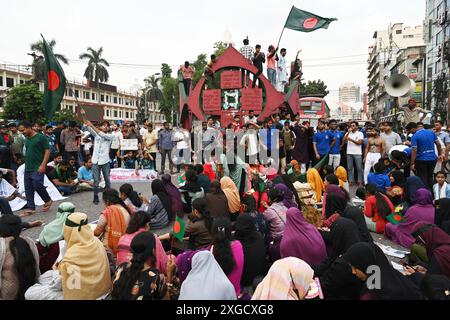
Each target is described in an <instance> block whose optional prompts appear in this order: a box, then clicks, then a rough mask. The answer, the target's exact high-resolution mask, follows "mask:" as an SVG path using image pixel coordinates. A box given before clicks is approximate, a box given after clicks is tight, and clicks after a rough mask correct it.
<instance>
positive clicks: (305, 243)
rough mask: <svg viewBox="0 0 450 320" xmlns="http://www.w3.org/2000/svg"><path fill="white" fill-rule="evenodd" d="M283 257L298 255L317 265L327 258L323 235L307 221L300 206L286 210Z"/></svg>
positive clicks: (310, 263) (282, 242) (281, 249)
mask: <svg viewBox="0 0 450 320" xmlns="http://www.w3.org/2000/svg"><path fill="white" fill-rule="evenodd" d="M280 254H281V258H287V257H296V258H299V259H301V260H303V261H305V262H306V263H308V264H309V265H316V264H319V263H321V262H322V261H324V260H325V259H326V258H327V250H326V248H325V242H324V241H323V238H322V236H321V235H320V233H319V231H318V230H317V228H316V227H315V226H313V225H312V224H310V223H308V222H306V220H305V218H304V217H303V214H302V213H301V211H300V210H299V209H298V208H290V209H288V211H287V212H286V228H285V230H284V233H283V238H282V240H281V243H280Z"/></svg>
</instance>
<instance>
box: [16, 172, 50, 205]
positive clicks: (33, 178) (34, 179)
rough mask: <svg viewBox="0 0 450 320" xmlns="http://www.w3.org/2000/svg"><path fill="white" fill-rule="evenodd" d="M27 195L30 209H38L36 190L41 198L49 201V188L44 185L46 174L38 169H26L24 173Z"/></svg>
mask: <svg viewBox="0 0 450 320" xmlns="http://www.w3.org/2000/svg"><path fill="white" fill-rule="evenodd" d="M23 179H24V184H25V196H26V197H27V207H28V209H30V210H36V205H35V203H34V192H35V191H36V192H37V193H38V195H39V196H40V197H41V199H42V200H43V201H44V202H45V203H47V202H49V201H50V200H52V199H51V198H50V196H49V195H48V192H47V189H46V188H45V187H44V175H43V174H39V173H38V172H37V171H25V174H24V177H23Z"/></svg>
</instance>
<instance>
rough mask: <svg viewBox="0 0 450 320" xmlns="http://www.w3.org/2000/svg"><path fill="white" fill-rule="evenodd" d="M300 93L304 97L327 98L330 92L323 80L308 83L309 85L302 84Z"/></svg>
mask: <svg viewBox="0 0 450 320" xmlns="http://www.w3.org/2000/svg"><path fill="white" fill-rule="evenodd" d="M300 93H301V95H302V96H304V97H307V96H310V95H312V96H323V97H326V96H327V95H328V93H330V91H328V90H327V86H326V85H325V83H324V82H323V81H322V80H320V79H319V80H314V81H308V83H307V84H305V83H304V82H301V83H300Z"/></svg>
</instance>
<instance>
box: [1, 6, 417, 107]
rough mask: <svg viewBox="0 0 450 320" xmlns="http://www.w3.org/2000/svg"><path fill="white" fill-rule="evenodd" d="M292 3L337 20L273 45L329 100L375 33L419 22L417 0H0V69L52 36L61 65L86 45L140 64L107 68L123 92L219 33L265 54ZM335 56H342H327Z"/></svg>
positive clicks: (209, 47)
mask: <svg viewBox="0 0 450 320" xmlns="http://www.w3.org/2000/svg"><path fill="white" fill-rule="evenodd" d="M292 5H295V6H296V7H297V8H300V9H303V10H307V11H310V12H312V13H315V14H318V15H320V16H323V17H329V18H331V17H335V18H337V19H338V21H335V22H333V23H331V25H330V26H329V28H328V29H327V30H317V31H315V32H312V33H301V32H297V31H293V30H288V29H286V30H285V32H284V35H283V38H282V40H281V44H280V48H281V47H285V48H287V57H288V60H292V59H294V57H295V54H296V52H297V50H298V49H300V48H301V49H302V50H303V52H302V59H303V65H304V78H305V80H314V79H318V78H320V79H322V80H324V81H325V83H326V84H327V85H328V88H329V89H330V91H331V92H330V97H329V98H330V99H333V98H335V97H336V96H337V94H338V91H337V90H338V88H339V85H340V84H342V83H345V82H355V83H358V84H360V85H361V86H362V87H363V88H364V87H365V86H366V83H367V71H366V68H367V64H366V60H367V47H368V46H369V45H370V44H371V43H372V35H373V33H374V31H375V30H383V29H387V27H388V25H389V24H390V23H396V22H404V23H405V24H406V25H408V26H415V25H420V24H422V22H423V19H424V15H425V0H339V1H338V0H315V1H286V0H279V1H274V0H226V1H223V0H218V1H211V0H210V1H207V0H190V1H187V0H165V1H144V0H141V1H138V0H127V1H123V0H109V1H105V0H89V1H87V0H72V1H61V0H59V1H57V0H41V1H36V0H14V1H2V4H1V5H0V12H1V18H0V39H1V42H0V63H5V62H6V63H14V64H29V63H31V57H30V56H27V53H28V52H30V50H29V45H30V44H31V43H32V42H34V41H36V40H39V39H40V35H39V34H40V33H42V34H43V35H44V36H45V37H46V39H47V40H50V39H53V38H54V39H55V40H56V41H57V45H56V47H55V52H56V53H62V54H64V55H65V56H66V57H68V58H69V59H76V60H78V56H79V54H80V53H82V52H85V50H86V48H87V47H88V46H91V47H93V48H95V49H97V48H99V47H100V46H103V49H104V58H105V59H107V60H108V61H109V62H114V63H129V64H141V65H142V64H143V65H150V66H149V67H124V66H121V67H119V66H111V67H110V68H109V73H110V81H109V83H110V84H113V85H117V86H118V87H119V88H120V89H124V90H129V89H130V88H131V87H132V86H133V85H136V84H140V85H143V79H144V78H145V77H146V76H148V75H151V74H153V73H156V72H159V68H160V65H161V63H163V62H165V63H168V64H170V65H172V69H175V68H176V66H178V65H180V64H182V63H183V62H184V61H185V60H189V61H193V60H195V58H196V57H197V55H198V54H199V53H206V54H208V56H209V54H211V53H212V52H213V43H214V42H216V41H221V40H224V34H225V31H226V30H227V29H228V30H229V31H230V32H231V35H232V41H233V42H234V43H235V44H236V47H237V48H239V47H240V46H241V44H242V39H243V38H245V37H246V36H247V35H248V36H249V39H250V44H251V45H255V44H257V43H259V44H261V45H262V48H263V50H264V51H265V52H266V51H267V47H268V46H269V45H270V44H276V42H277V41H278V37H279V36H280V32H281V29H282V27H283V25H284V23H285V20H286V18H287V15H288V13H289V10H290V8H291V6H292ZM341 56H350V57H346V58H339V59H335V58H333V57H341ZM314 59H316V60H314ZM345 62H347V63H346V64H345ZM336 63H338V65H334V66H331V65H330V64H336ZM318 65H319V66H318ZM320 65H322V66H320ZM63 68H64V70H65V73H66V76H67V78H69V79H71V80H74V79H78V80H81V79H82V75H83V70H84V68H85V62H77V61H70V64H69V65H68V66H65V65H63ZM174 71H175V70H174Z"/></svg>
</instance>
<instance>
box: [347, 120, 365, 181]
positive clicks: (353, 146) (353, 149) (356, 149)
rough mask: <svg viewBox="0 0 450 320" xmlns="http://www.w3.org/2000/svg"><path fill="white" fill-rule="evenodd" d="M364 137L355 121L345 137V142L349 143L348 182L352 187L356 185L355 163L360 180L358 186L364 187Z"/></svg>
mask: <svg viewBox="0 0 450 320" xmlns="http://www.w3.org/2000/svg"><path fill="white" fill-rule="evenodd" d="M363 140H364V135H363V134H362V132H360V131H359V127H358V122H356V121H353V122H352V123H350V128H349V130H348V132H347V133H346V135H345V136H344V139H343V142H344V143H345V142H347V168H348V181H349V184H350V186H352V185H353V184H354V183H355V173H354V163H353V162H355V163H356V173H357V175H358V180H357V181H356V183H357V184H358V186H362V181H363V169H362V148H361V146H362V144H363Z"/></svg>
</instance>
